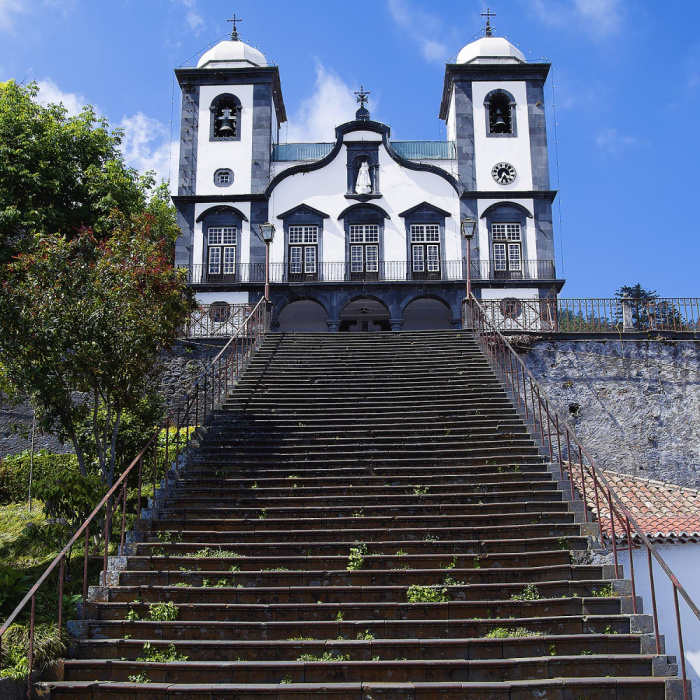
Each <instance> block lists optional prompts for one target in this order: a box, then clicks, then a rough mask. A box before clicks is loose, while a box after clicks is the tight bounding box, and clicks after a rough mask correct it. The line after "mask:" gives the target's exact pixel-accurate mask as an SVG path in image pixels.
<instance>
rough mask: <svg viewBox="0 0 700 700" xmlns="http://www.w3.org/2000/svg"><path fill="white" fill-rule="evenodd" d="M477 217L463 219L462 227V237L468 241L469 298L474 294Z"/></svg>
mask: <svg viewBox="0 0 700 700" xmlns="http://www.w3.org/2000/svg"><path fill="white" fill-rule="evenodd" d="M477 224H478V222H477V220H476V219H471V218H470V219H462V220H461V221H460V227H461V229H462V238H464V240H465V241H466V242H467V245H466V248H467V300H469V298H470V297H471V295H472V239H473V238H474V236H475V235H476V226H477Z"/></svg>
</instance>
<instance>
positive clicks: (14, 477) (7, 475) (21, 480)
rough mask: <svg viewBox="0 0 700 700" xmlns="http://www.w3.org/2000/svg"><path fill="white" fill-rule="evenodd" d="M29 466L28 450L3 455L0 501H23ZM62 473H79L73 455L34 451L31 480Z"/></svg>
mask: <svg viewBox="0 0 700 700" xmlns="http://www.w3.org/2000/svg"><path fill="white" fill-rule="evenodd" d="M30 466H31V455H30V454H29V452H22V453H20V454H18V455H12V456H10V457H5V458H4V459H3V460H2V461H1V462H0V502H1V503H12V502H17V501H23V500H25V499H26V498H27V497H28V495H29V471H30ZM63 474H80V471H79V470H78V460H77V459H76V457H75V455H59V454H53V453H52V452H47V451H46V450H41V451H40V452H35V453H34V470H33V481H34V483H35V484H37V483H38V482H40V481H42V480H44V479H47V478H51V479H55V478H56V477H58V476H61V475H63ZM32 491H34V489H32ZM95 505H97V504H95Z"/></svg>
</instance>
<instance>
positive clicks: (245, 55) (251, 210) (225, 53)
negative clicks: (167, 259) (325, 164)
mask: <svg viewBox="0 0 700 700" xmlns="http://www.w3.org/2000/svg"><path fill="white" fill-rule="evenodd" d="M240 21H241V20H240V19H239V18H237V17H236V16H235V15H234V17H233V19H232V20H229V22H231V23H232V25H233V30H232V32H231V36H230V39H228V40H225V41H222V42H220V43H219V44H217V45H216V46H214V47H213V48H211V49H210V50H209V51H207V52H206V53H205V54H204V55H203V56H202V57H201V58H200V59H199V62H198V63H197V67H196V68H180V69H177V70H176V71H175V74H176V76H177V79H178V83H179V84H180V88H181V90H182V121H181V137H180V164H179V181H178V194H177V196H176V197H174V201H175V205H176V207H177V209H178V214H179V224H180V227H181V229H182V230H183V232H184V235H183V237H182V238H181V239H180V241H179V242H178V246H177V250H176V264H177V265H188V266H191V269H193V270H196V269H197V266H204V267H206V266H207V265H209V259H208V258H207V252H206V247H207V221H206V218H207V214H206V212H207V211H209V212H210V215H213V214H217V216H218V217H219V219H222V221H221V222H220V223H222V225H223V224H225V223H226V222H225V221H223V219H225V218H226V216H225V211H224V210H225V209H226V207H227V206H228V208H229V209H230V210H233V209H235V210H236V213H235V217H234V218H235V219H236V221H235V222H230V223H232V226H233V225H234V224H235V226H236V237H237V240H236V241H235V242H234V243H231V245H230V246H229V248H234V247H235V248H236V250H235V251H232V252H230V253H229V256H231V257H230V259H231V260H233V259H234V258H233V257H232V256H234V255H235V260H236V264H238V263H240V262H246V263H255V262H263V261H264V259H265V249H264V244H263V243H262V241H261V240H258V238H259V236H257V235H255V233H254V232H255V231H257V230H258V228H257V227H258V225H259V224H261V223H264V222H265V221H266V220H267V202H266V201H265V198H264V197H263V196H262V195H263V193H264V191H265V188H266V187H267V185H268V183H269V181H270V160H271V152H272V146H273V144H275V143H277V141H278V135H279V127H280V124H282V123H283V122H285V121H286V113H285V108H284V101H283V99H282V90H281V86H280V77H279V69H278V68H277V67H276V66H269V65H268V63H267V60H266V58H265V56H264V55H263V54H262V53H261V52H260V51H258V49H256V48H253V47H252V46H249V45H248V44H246V43H244V42H243V41H241V40H240V37H239V35H238V30H237V24H238V23H239V22H240ZM234 203H235V205H234ZM229 205H230V206H229ZM213 208H218V211H217V212H213ZM228 228H231V227H228ZM251 232H253V235H251ZM231 240H233V239H231ZM222 245H223V244H222Z"/></svg>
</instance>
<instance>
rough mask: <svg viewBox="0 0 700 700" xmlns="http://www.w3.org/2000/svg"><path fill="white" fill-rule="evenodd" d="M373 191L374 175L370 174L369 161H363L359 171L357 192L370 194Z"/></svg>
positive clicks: (356, 185)
mask: <svg viewBox="0 0 700 700" xmlns="http://www.w3.org/2000/svg"><path fill="white" fill-rule="evenodd" d="M371 192H372V177H371V176H370V174H369V163H368V162H367V161H366V160H363V161H362V165H361V166H360V171H359V172H358V173H357V182H356V183H355V194H370V193H371Z"/></svg>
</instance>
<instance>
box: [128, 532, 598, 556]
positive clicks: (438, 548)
mask: <svg viewBox="0 0 700 700" xmlns="http://www.w3.org/2000/svg"><path fill="white" fill-rule="evenodd" d="M179 535H180V533H174V534H173V536H172V539H173V541H167V540H164V539H159V538H158V537H152V538H150V541H148V542H144V543H138V544H135V545H134V547H135V548H136V552H137V553H138V554H140V555H142V556H149V555H150V554H151V553H152V552H153V550H161V551H162V553H163V554H164V555H165V556H184V555H185V554H188V553H196V552H201V551H203V550H204V549H205V548H207V547H209V545H210V543H209V542H204V541H196V542H181V541H179ZM176 538H177V539H176ZM361 544H362V546H363V549H364V551H365V557H372V558H373V559H374V558H376V557H380V556H384V557H386V556H387V552H388V553H391V552H392V551H393V552H394V553H396V552H399V551H400V552H403V553H404V555H405V556H413V555H420V556H432V557H435V558H436V559H437V558H440V559H444V557H445V556H450V557H452V559H454V558H455V557H457V561H459V557H460V556H461V555H462V554H469V555H471V554H485V553H495V552H528V551H550V550H565V551H572V550H585V549H587V546H588V538H586V537H582V536H570V537H562V536H559V537H529V538H527V539H515V538H507V539H506V538H502V539H496V540H471V541H469V540H466V539H464V540H453V541H447V542H426V541H418V542H407V541H405V540H404V541H402V540H396V541H394V542H392V543H386V544H382V545H379V544H377V543H375V542H368V543H365V542H362V543H361ZM353 545H354V543H352V542H329V541H328V540H326V541H325V542H323V543H308V542H307V543H291V542H261V543H256V544H243V545H242V544H241V543H240V542H237V541H234V540H233V539H232V538H230V537H229V538H228V539H226V540H224V544H220V545H219V546H220V547H221V548H222V549H224V550H227V551H235V552H236V553H237V554H239V555H240V556H239V557H238V558H239V559H241V558H246V559H248V558H255V557H276V558H277V559H278V560H279V558H280V557H304V558H307V557H330V556H339V557H346V558H347V556H348V553H349V550H350V548H351V547H352V546H353Z"/></svg>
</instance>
